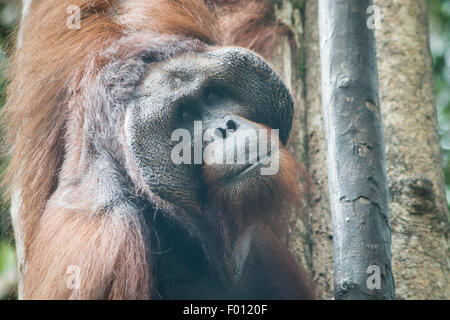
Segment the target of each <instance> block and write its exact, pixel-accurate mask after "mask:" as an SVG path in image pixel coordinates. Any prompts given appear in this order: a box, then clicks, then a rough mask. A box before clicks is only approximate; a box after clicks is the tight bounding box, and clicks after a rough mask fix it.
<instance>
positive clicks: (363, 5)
mask: <svg viewBox="0 0 450 320" xmlns="http://www.w3.org/2000/svg"><path fill="white" fill-rule="evenodd" d="M372 5H373V2H372V0H347V1H344V2H343V1H339V0H320V1H319V26H320V43H321V49H320V56H321V64H322V65H321V70H322V98H323V99H322V101H323V113H324V118H325V132H326V138H327V139H326V140H327V159H328V161H327V164H328V165H327V166H328V178H329V180H328V181H329V189H330V207H331V216H332V222H333V239H334V297H335V298H336V299H339V300H354V299H358V300H360V299H364V300H372V299H377V300H378V299H393V298H394V281H393V277H392V267H391V226H390V221H389V219H390V218H389V207H388V190H387V182H386V160H385V152H384V138H383V127H382V123H381V116H380V107H379V105H380V104H379V99H378V69H377V59H376V51H375V36H374V32H373V29H371V28H368V23H367V17H368V15H367V8H369V7H370V6H372Z"/></svg>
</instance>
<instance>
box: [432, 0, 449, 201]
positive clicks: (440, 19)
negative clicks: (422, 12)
mask: <svg viewBox="0 0 450 320" xmlns="http://www.w3.org/2000/svg"><path fill="white" fill-rule="evenodd" d="M428 4H429V7H430V36H431V39H430V47H431V52H432V54H433V68H434V84H435V90H436V98H437V108H438V118H439V134H440V138H441V150H442V155H443V161H444V174H445V180H446V184H447V200H448V202H449V203H450V0H428ZM449 208H450V206H449Z"/></svg>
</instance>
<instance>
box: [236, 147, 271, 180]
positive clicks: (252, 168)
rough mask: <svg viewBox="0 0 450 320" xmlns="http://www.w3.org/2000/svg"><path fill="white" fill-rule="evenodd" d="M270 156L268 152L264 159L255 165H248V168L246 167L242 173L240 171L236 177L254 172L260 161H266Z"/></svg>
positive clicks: (260, 161) (259, 161) (260, 160)
mask: <svg viewBox="0 0 450 320" xmlns="http://www.w3.org/2000/svg"><path fill="white" fill-rule="evenodd" d="M270 155H271V153H270V152H268V153H267V155H266V156H265V157H264V158H261V159H259V160H258V161H256V162H255V163H252V164H249V166H248V167H246V168H245V169H244V170H243V171H241V172H240V173H239V174H238V176H243V175H246V174H247V173H249V172H251V171H253V170H255V169H256V168H257V167H258V166H259V165H260V164H261V163H262V161H264V160H266V159H267V158H269V157H270Z"/></svg>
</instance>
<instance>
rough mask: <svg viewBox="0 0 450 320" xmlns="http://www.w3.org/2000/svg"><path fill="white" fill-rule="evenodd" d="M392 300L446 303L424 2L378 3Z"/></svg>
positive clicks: (449, 289)
mask: <svg viewBox="0 0 450 320" xmlns="http://www.w3.org/2000/svg"><path fill="white" fill-rule="evenodd" d="M375 4H376V5H377V6H379V8H380V10H381V11H380V12H381V27H380V28H378V29H376V38H377V51H378V66H379V74H380V99H381V111H382V117H383V124H384V132H385V142H386V157H387V173H388V182H389V192H390V198H391V199H390V211H391V222H392V251H393V269H394V277H395V279H396V295H397V299H449V298H450V286H449V285H450V279H449V272H450V271H449V263H450V261H449V250H448V230H449V225H448V212H447V201H446V198H445V182H444V175H443V170H442V163H441V161H442V159H441V154H440V150H439V138H438V134H437V116H436V104H435V100H434V94H433V78H432V64H431V63H432V61H431V54H430V50H429V38H428V8H427V5H426V1H425V0H376V1H375Z"/></svg>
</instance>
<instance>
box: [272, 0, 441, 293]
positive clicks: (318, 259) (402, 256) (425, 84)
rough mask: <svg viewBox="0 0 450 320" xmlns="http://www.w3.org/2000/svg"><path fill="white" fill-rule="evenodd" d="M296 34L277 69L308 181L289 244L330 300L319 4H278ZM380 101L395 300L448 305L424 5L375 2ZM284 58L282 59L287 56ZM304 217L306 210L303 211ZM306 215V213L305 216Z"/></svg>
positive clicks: (413, 0)
mask: <svg viewBox="0 0 450 320" xmlns="http://www.w3.org/2000/svg"><path fill="white" fill-rule="evenodd" d="M275 2H276V8H277V9H276V10H277V13H278V14H277V16H278V19H279V20H280V21H281V22H283V23H284V24H286V25H288V26H289V27H290V28H291V29H292V31H293V34H294V45H292V44H291V45H289V42H288V41H287V40H286V41H282V45H280V47H279V48H277V49H276V50H275V57H274V61H275V62H274V63H275V64H276V65H277V66H280V70H282V73H283V74H284V76H285V79H286V80H288V79H291V83H292V91H293V93H294V96H295V99H296V104H297V115H296V121H297V123H296V124H295V132H294V136H293V141H292V143H291V149H292V150H293V152H294V154H295V156H296V157H297V159H299V160H300V161H302V162H303V163H304V164H305V166H306V169H307V171H308V172H309V174H310V176H311V177H312V180H313V186H312V192H311V195H310V196H309V197H308V199H307V208H306V212H304V213H303V214H302V213H301V212H300V211H301V210H297V211H295V212H292V214H291V215H290V228H289V235H288V237H287V242H288V245H289V247H290V248H291V250H292V251H293V252H294V253H295V255H296V256H297V258H298V259H299V261H301V262H302V263H303V264H304V265H305V266H306V267H307V268H308V269H309V271H310V272H311V274H312V275H313V278H314V281H315V282H316V284H317V286H318V290H319V296H318V298H323V299H331V298H332V297H333V281H334V280H333V244H332V241H333V237H332V229H331V215H330V204H329V193H328V176H327V166H326V146H325V136H324V124H323V115H322V103H321V76H320V55H319V34H318V12H317V0H304V1H301V0H300V1H299V0H283V1H275ZM374 2H375V5H377V6H378V8H379V9H381V28H378V29H376V38H377V60H378V66H379V70H378V71H379V84H380V88H379V90H380V102H381V113H382V121H383V126H384V135H385V142H386V158H387V159H386V160H387V173H388V184H389V191H390V212H391V222H392V255H393V271H394V278H395V279H396V298H397V299H449V298H450V289H449V261H448V259H449V251H448V238H447V234H448V230H449V225H448V220H447V219H448V218H447V217H448V213H447V206H446V199H445V193H444V179H443V173H442V164H441V156H440V152H439V140H438V135H437V120H436V108H435V103H434V96H433V84H432V69H431V57H430V53H429V49H428V30H427V24H428V21H427V7H426V5H425V0H420V1H417V0H375V1H374ZM289 59H291V62H290V63H289V62H288V60H289ZM304 211H305V210H304ZM305 213H306V214H305Z"/></svg>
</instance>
